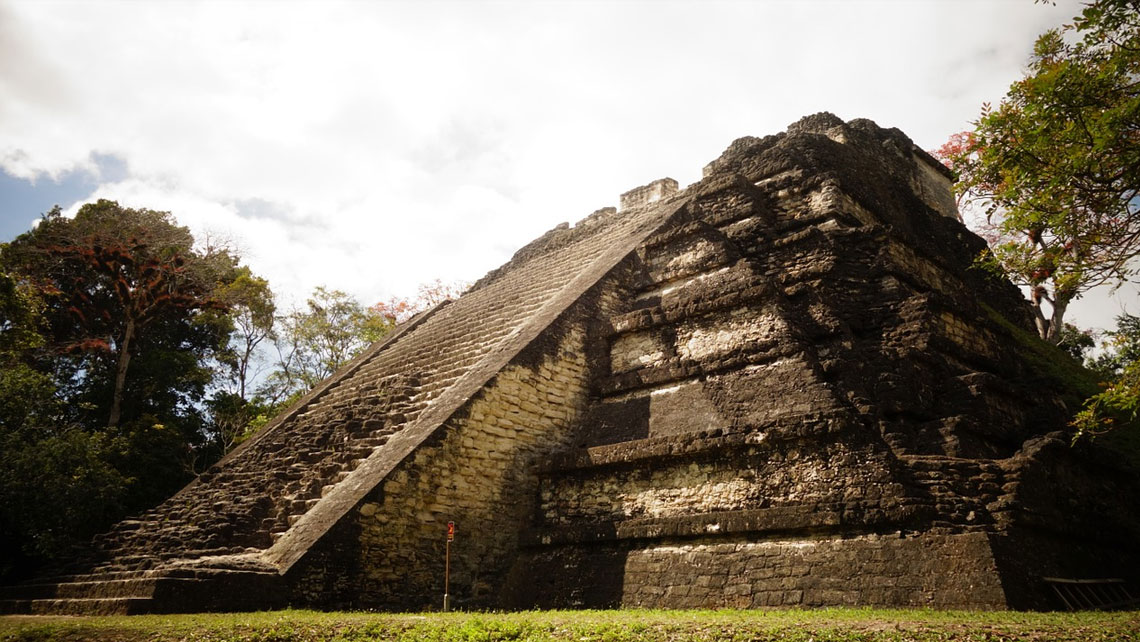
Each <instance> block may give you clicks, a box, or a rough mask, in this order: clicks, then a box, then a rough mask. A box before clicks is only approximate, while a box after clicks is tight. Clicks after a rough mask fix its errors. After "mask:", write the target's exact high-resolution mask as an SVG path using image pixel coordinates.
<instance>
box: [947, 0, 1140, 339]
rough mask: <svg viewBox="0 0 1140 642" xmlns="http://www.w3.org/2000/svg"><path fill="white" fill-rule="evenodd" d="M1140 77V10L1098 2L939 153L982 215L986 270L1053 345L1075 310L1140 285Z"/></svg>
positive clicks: (1130, 0) (1125, 1) (1127, 3)
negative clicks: (1013, 286)
mask: <svg viewBox="0 0 1140 642" xmlns="http://www.w3.org/2000/svg"><path fill="white" fill-rule="evenodd" d="M1073 35H1081V36H1082V37H1081V38H1080V39H1079V40H1073V39H1072V38H1068V36H1073ZM1137 78H1140V2H1136V1H1135V0H1102V1H1101V2H1096V3H1092V4H1090V5H1088V6H1086V7H1085V9H1084V11H1083V12H1082V14H1081V15H1080V16H1078V17H1077V18H1076V19H1075V20H1074V23H1073V24H1072V25H1066V26H1065V27H1063V28H1062V29H1060V30H1053V31H1049V32H1046V33H1045V34H1044V35H1042V36H1041V37H1040V38H1039V39H1038V40H1037V43H1036V45H1035V48H1034V54H1033V59H1032V61H1031V63H1030V68H1029V74H1028V75H1027V76H1026V77H1025V78H1023V79H1022V80H1019V81H1017V82H1015V83H1014V84H1013V85H1012V86H1011V87H1010V90H1009V93H1008V94H1007V95H1006V97H1005V98H1004V99H1003V100H1002V102H1001V104H1000V105H999V106H998V107H997V108H990V106H989V105H986V106H983V110H982V115H981V117H980V118H979V119H978V120H977V121H976V122H975V123H974V125H975V127H974V130H973V131H970V132H963V133H961V134H955V135H954V136H953V137H951V139H950V140H949V141H948V142H947V144H946V145H945V146H943V147H942V149H940V150H939V152H938V155H939V156H940V157H941V158H942V159H943V160H944V161H945V162H946V163H947V166H948V167H950V168H951V169H952V170H953V171H955V172H956V173H957V175H958V179H959V182H958V187H959V190H960V199H961V200H963V201H964V202H966V203H970V204H975V205H978V206H980V207H981V210H982V212H983V213H984V217H983V220H984V222H983V223H982V228H983V229H981V230H980V231H981V232H982V233H983V236H987V237H988V238H987V240H989V241H990V253H989V254H988V255H987V256H986V257H983V262H984V263H985V264H987V265H989V266H990V267H991V268H993V269H995V270H1000V271H1002V272H1003V273H1005V274H1006V275H1008V276H1009V277H1010V278H1012V279H1013V280H1014V282H1016V283H1019V284H1021V285H1024V286H1027V287H1028V289H1029V292H1030V300H1031V302H1032V304H1033V307H1034V310H1035V312H1036V317H1037V329H1038V332H1039V333H1040V335H1041V337H1042V338H1043V339H1045V340H1047V341H1050V342H1052V343H1057V342H1058V341H1059V340H1060V338H1061V332H1062V329H1063V328H1064V316H1065V312H1066V310H1067V309H1068V307H1069V304H1070V303H1072V302H1073V301H1074V300H1075V299H1077V298H1078V297H1080V296H1081V294H1083V293H1084V292H1086V291H1088V290H1089V289H1091V288H1094V287H1097V286H1100V285H1104V284H1120V283H1122V282H1124V281H1126V280H1128V279H1129V278H1131V277H1132V276H1133V275H1134V274H1135V265H1134V261H1133V259H1134V258H1135V257H1136V256H1137V255H1138V254H1140V82H1138V81H1137ZM1045 304H1048V308H1046V307H1045Z"/></svg>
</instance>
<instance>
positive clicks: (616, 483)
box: [3, 114, 1140, 612]
mask: <svg viewBox="0 0 1140 642" xmlns="http://www.w3.org/2000/svg"><path fill="white" fill-rule="evenodd" d="M983 247H984V243H983V242H982V241H981V239H979V238H978V237H976V236H974V235H973V234H971V233H970V232H969V231H967V230H966V228H965V227H964V226H963V225H962V223H961V222H960V221H959V219H958V215H957V211H956V209H955V205H954V200H953V198H952V197H951V194H950V179H949V177H948V174H947V172H946V170H945V168H943V167H942V166H941V165H940V164H939V163H938V162H937V161H935V160H934V159H932V158H931V157H930V156H928V155H927V154H926V153H924V152H923V151H921V150H920V149H918V148H917V147H915V145H914V144H913V143H912V142H911V141H910V140H909V139H908V138H907V137H906V136H905V135H903V134H902V133H901V132H899V131H897V130H889V129H882V128H880V127H878V126H876V125H875V124H874V123H872V122H870V121H866V120H856V121H851V122H848V123H844V122H842V121H840V120H839V119H837V118H836V117H834V116H832V115H830V114H818V115H815V116H811V117H808V118H805V119H803V120H801V121H799V122H797V123H795V124H793V125H791V126H790V127H789V128H788V131H787V132H785V133H782V134H778V135H775V136H768V137H765V138H742V139H740V140H737V141H736V142H734V143H733V144H732V145H731V146H730V147H729V148H728V149H727V150H726V151H725V152H724V154H723V155H722V156H721V157H720V158H718V159H716V160H715V161H713V162H712V163H710V164H709V165H708V166H707V167H706V169H705V176H704V178H703V179H702V180H701V181H699V182H697V183H696V184H694V185H691V186H689V187H687V188H685V189H683V190H679V189H678V186H677V184H676V182H675V181H672V180H671V179H665V180H662V181H657V182H655V183H652V184H650V185H647V186H645V187H642V188H638V189H636V190H633V191H631V192H629V193H627V194H626V195H624V196H623V198H622V208H621V209H620V210H616V209H614V208H607V209H603V210H599V211H598V212H595V213H594V214H592V215H590V216H589V217H587V218H585V219H583V220H581V221H579V222H578V223H577V224H575V225H574V226H573V227H570V226H568V225H565V224H563V225H561V226H559V227H556V228H555V229H552V230H550V231H549V232H547V233H546V234H544V235H543V236H542V237H540V238H538V239H536V240H535V241H533V242H532V243H530V244H529V245H527V246H526V247H524V248H522V249H521V250H519V251H518V252H517V253H516V254H515V256H514V257H513V258H512V259H511V261H510V262H508V263H507V264H506V265H504V266H502V267H500V268H499V269H497V270H494V271H492V272H491V273H489V274H487V275H486V276H485V277H483V278H482V279H481V280H479V281H478V282H477V283H476V284H475V285H474V286H472V288H471V289H470V290H469V291H468V292H467V293H465V294H464V295H463V296H462V297H460V298H459V299H458V300H456V301H453V302H450V303H447V304H444V305H441V306H438V307H436V308H434V309H432V310H429V311H427V312H425V313H423V314H421V315H420V316H418V317H416V318H415V319H413V320H411V321H410V322H408V323H406V324H404V325H403V326H402V327H400V328H398V330H397V331H396V332H394V333H393V334H392V335H390V336H389V337H388V338H386V339H385V340H384V341H383V342H381V343H378V344H376V345H374V346H372V347H371V348H370V349H369V350H368V351H367V352H366V353H365V354H363V355H362V356H360V357H359V358H358V359H356V360H355V361H354V362H352V363H351V364H349V365H348V366H346V367H345V368H344V369H342V370H341V371H340V372H338V373H336V374H335V375H334V376H333V377H331V378H330V379H329V380H327V381H325V382H324V383H323V384H321V385H320V386H319V387H318V388H317V389H315V390H313V391H312V392H311V393H310V394H309V395H308V396H306V397H305V398H304V399H303V400H301V401H300V402H299V403H298V404H297V405H295V406H294V407H293V408H291V409H290V410H289V411H288V412H286V413H285V414H283V415H282V416H281V417H279V418H277V419H276V420H275V421H274V422H273V423H272V424H271V425H270V426H268V427H267V428H266V429H265V430H263V431H262V432H261V433H260V434H258V435H257V436H256V437H255V438H254V439H252V440H250V441H249V442H248V443H246V444H243V445H242V447H240V448H239V449H237V450H236V451H234V452H233V453H231V454H230V455H229V456H227V457H226V458H225V459H224V460H222V461H221V462H219V463H218V464H217V465H216V466H214V467H212V468H211V469H210V470H209V471H208V472H206V473H204V474H203V475H202V476H201V477H200V478H198V479H197V480H196V481H195V482H194V483H192V484H190V485H189V486H187V487H186V488H185V489H183V490H182V491H181V492H180V493H178V494H177V495H176V496H174V497H173V498H171V499H170V500H168V501H167V502H165V503H163V504H162V505H160V506H158V507H157V508H155V509H153V510H151V511H149V512H147V513H145V514H143V515H140V516H138V517H137V518H135V519H130V520H127V521H124V522H122V523H120V524H118V525H117V526H116V527H115V528H114V529H113V530H112V531H111V532H109V533H107V534H105V535H103V536H101V537H100V538H98V539H97V540H96V542H95V543H94V550H93V552H92V554H91V555H90V556H89V558H88V559H86V560H84V563H85V565H84V566H81V567H77V568H76V569H75V570H74V571H73V572H72V574H70V575H65V576H60V577H55V578H52V579H50V580H40V581H39V582H38V583H35V584H29V585H25V586H21V587H15V588H11V589H7V590H6V593H5V594H4V595H3V597H5V598H7V601H6V602H4V603H3V604H4V607H3V608H4V609H6V610H9V611H31V612H53V611H54V612H143V611H193V610H218V609H252V608H271V607H278V606H285V605H294V606H310V607H320V608H380V609H421V608H439V606H440V605H441V603H442V597H443V593H444V553H445V540H446V532H447V524H448V522H454V524H455V526H456V537H455V541H454V542H453V543H452V544H451V547H450V554H451V576H450V596H451V602H452V605H453V606H454V607H456V608H490V607H494V608H513V607H612V606H645V607H722V606H731V607H760V606H778V605H789V606H799V605H805V606H817V605H855V604H859V605H900V606H901V605H906V606H932V607H955V608H983V609H990V608H1007V607H1018V608H1050V607H1053V606H1061V605H1059V604H1056V603H1054V602H1052V601H1051V600H1052V599H1053V598H1052V593H1051V591H1050V590H1049V588H1050V587H1049V586H1048V584H1047V582H1046V581H1045V580H1043V579H1042V578H1044V577H1063V578H1106V577H1113V578H1124V579H1129V580H1134V579H1136V578H1137V577H1138V576H1140V575H1138V571H1140V565H1138V559H1140V557H1138V556H1137V555H1136V553H1135V552H1134V551H1135V542H1136V541H1137V539H1138V535H1140V520H1138V518H1137V516H1136V513H1135V512H1134V511H1133V506H1134V500H1135V498H1136V497H1140V494H1137V484H1136V476H1135V474H1134V473H1133V472H1130V471H1129V469H1127V468H1126V467H1125V466H1124V465H1123V464H1118V463H1116V461H1115V460H1113V459H1111V458H1109V457H1107V456H1105V455H1102V454H1098V453H1092V452H1086V451H1084V450H1080V449H1077V450H1074V449H1072V448H1070V446H1069V444H1068V440H1067V438H1066V437H1065V436H1064V435H1063V434H1062V433H1061V432H1059V431H1061V430H1063V429H1064V427H1065V425H1066V417H1067V414H1068V413H1069V412H1070V410H1071V408H1066V397H1065V389H1064V388H1063V386H1062V385H1061V384H1060V383H1059V382H1058V381H1056V380H1055V379H1053V378H1051V377H1050V375H1049V373H1048V372H1047V371H1046V370H1045V369H1043V368H1042V367H1041V366H1040V360H1039V359H1038V360H1033V359H1029V358H1027V357H1026V353H1027V351H1028V350H1029V347H1027V346H1026V343H1025V342H1026V339H1025V337H1026V336H1028V335H1029V334H1030V332H1031V328H1032V324H1031V319H1030V316H1029V313H1028V308H1027V307H1026V304H1025V303H1024V301H1023V299H1022V297H1021V295H1020V293H1019V292H1018V291H1017V289H1016V288H1014V287H1013V286H1012V285H1011V284H1009V283H1007V282H1003V281H1000V280H997V279H994V278H992V277H990V276H988V275H987V274H985V273H983V272H981V271H978V270H976V269H971V264H972V261H973V260H974V258H975V257H976V256H977V255H978V253H979V252H980V251H981V250H982V248H983ZM1068 403H1069V405H1070V406H1071V404H1072V402H1071V401H1069V402H1068Z"/></svg>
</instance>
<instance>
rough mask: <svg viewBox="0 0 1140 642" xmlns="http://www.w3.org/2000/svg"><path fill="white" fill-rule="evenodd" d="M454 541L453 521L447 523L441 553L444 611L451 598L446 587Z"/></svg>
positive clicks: (448, 587)
mask: <svg viewBox="0 0 1140 642" xmlns="http://www.w3.org/2000/svg"><path fill="white" fill-rule="evenodd" d="M454 541H455V522H448V523H447V543H446V544H444V554H443V560H444V561H443V610H444V612H445V613H446V612H447V611H449V610H450V609H451V598H450V597H449V596H448V594H447V592H448V589H450V588H451V586H450V584H451V543H452V542H454Z"/></svg>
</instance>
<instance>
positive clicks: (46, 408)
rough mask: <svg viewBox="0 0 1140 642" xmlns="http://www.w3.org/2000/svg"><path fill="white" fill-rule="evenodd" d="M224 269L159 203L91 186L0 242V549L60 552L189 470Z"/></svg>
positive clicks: (225, 337)
mask: <svg viewBox="0 0 1140 642" xmlns="http://www.w3.org/2000/svg"><path fill="white" fill-rule="evenodd" d="M238 273H239V269H238V265H237V259H236V257H234V256H233V255H232V254H231V253H229V252H228V251H226V250H224V249H217V248H209V247H207V248H195V246H194V239H193V237H192V236H191V235H190V233H189V231H188V230H187V229H186V228H183V227H179V226H178V225H176V224H175V223H174V220H173V218H172V217H171V216H170V215H169V214H167V213H165V212H156V211H153V210H146V209H138V210H136V209H129V208H123V207H120V206H119V205H118V204H117V203H114V202H112V201H105V200H103V201H99V202H97V203H92V204H88V205H85V206H83V207H82V208H80V210H79V212H78V213H77V214H76V216H75V217H74V218H67V217H65V216H63V215H62V214H61V213H60V211H59V209H58V208H57V209H55V210H53V211H52V212H49V213H48V214H47V215H45V216H44V218H43V219H42V220H41V221H40V222H39V225H37V226H36V227H35V228H34V229H33V230H31V231H29V232H27V233H25V234H23V235H21V236H19V237H18V238H16V239H15V240H14V241H12V242H11V243H9V244H5V245H3V246H2V247H0V310H2V314H3V317H2V318H0V361H2V362H3V366H4V367H3V374H0V441H2V444H0V541H2V542H3V544H4V545H6V546H5V548H6V549H7V550H10V551H22V552H23V553H24V554H25V555H27V556H32V557H52V556H55V555H58V554H61V553H62V552H63V551H64V550H65V549H66V548H67V546H68V545H70V544H72V543H74V542H75V541H78V540H82V539H85V538H86V537H87V536H89V535H91V534H92V533H93V532H95V531H97V530H99V529H101V528H104V527H106V526H107V525H108V524H109V523H110V522H111V521H113V520H115V519H117V518H121V517H122V516H123V515H124V514H125V513H128V512H133V511H138V510H141V509H143V508H146V507H149V506H151V505H153V504H155V503H157V502H158V501H161V500H162V499H164V498H165V497H167V496H169V495H170V494H171V493H173V492H174V491H175V490H177V489H178V488H179V487H181V486H182V485H183V484H185V483H186V482H187V481H188V480H189V479H190V478H191V477H192V476H193V474H194V470H193V468H192V466H191V462H192V461H193V459H194V453H196V452H198V451H201V450H202V449H203V448H204V447H205V446H206V444H207V442H208V435H209V432H210V427H209V417H208V416H207V414H206V413H205V412H204V409H203V405H202V404H203V401H204V400H205V399H206V397H207V394H208V393H209V391H210V389H211V385H212V382H213V380H214V367H213V365H212V363H213V360H214V359H215V358H216V357H218V356H219V355H221V354H223V353H224V352H225V351H226V350H227V349H228V343H229V338H230V334H231V330H232V327H233V326H232V322H231V320H230V318H229V305H228V304H227V303H226V302H225V301H223V300H221V299H219V298H217V297H216V296H215V293H216V291H217V290H218V289H219V288H220V287H221V286H222V285H224V284H227V283H231V282H232V281H233V280H234V278H235V276H236V275H237V274H238ZM7 560H8V563H9V564H17V563H19V562H20V561H21V559H20V556H19V555H13V556H10V557H8V558H7ZM24 561H26V560H24ZM7 570H11V569H0V572H3V571H7Z"/></svg>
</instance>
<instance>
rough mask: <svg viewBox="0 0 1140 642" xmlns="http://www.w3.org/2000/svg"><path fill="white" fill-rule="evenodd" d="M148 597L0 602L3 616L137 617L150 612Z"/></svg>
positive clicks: (0, 611) (0, 610)
mask: <svg viewBox="0 0 1140 642" xmlns="http://www.w3.org/2000/svg"><path fill="white" fill-rule="evenodd" d="M151 606H152V603H151V599H150V598H149V597H101V598H65V599H25V600H0V614H5V615H137V614H140V613H149V612H150V611H151Z"/></svg>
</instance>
